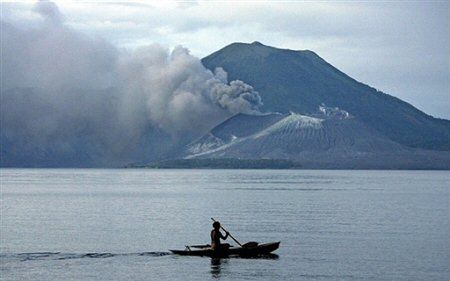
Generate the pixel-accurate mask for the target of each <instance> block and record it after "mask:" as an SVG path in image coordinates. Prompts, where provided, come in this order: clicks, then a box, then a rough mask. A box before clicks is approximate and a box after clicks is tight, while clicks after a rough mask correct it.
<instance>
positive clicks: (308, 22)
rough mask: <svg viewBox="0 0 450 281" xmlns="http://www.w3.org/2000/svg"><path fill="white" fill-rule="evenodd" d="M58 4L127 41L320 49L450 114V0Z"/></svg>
mask: <svg viewBox="0 0 450 281" xmlns="http://www.w3.org/2000/svg"><path fill="white" fill-rule="evenodd" d="M56 4H57V6H58V7H59V9H60V11H61V13H62V17H63V18H64V20H65V23H66V24H67V25H68V26H70V27H72V28H73V29H75V30H78V31H81V32H83V33H86V34H89V35H92V36H101V37H103V38H105V39H107V40H108V41H110V42H112V43H113V44H115V45H116V46H118V47H120V48H128V49H134V48H136V47H139V46H143V45H148V44H150V43H161V44H163V45H166V46H168V47H170V48H173V47H175V46H176V45H183V46H184V47H187V48H189V49H190V50H191V52H192V54H193V55H195V56H198V57H204V56H206V55H208V54H210V53H211V52H214V51H216V50H218V49H220V48H222V47H224V46H226V45H228V44H230V43H232V42H249V43H250V42H253V41H260V42H261V43H263V44H266V45H270V46H276V47H280V48H289V49H294V50H303V49H309V50H313V51H315V52H316V53H318V54H319V55H320V56H321V57H323V58H324V59H325V60H327V61H328V62H330V63H331V64H333V65H334V66H336V67H337V68H339V69H340V70H342V71H344V72H345V73H347V74H349V75H350V76H352V77H353V78H355V79H357V80H359V81H361V82H363V83H366V84H369V85H370V86H373V87H375V88H377V89H379V90H381V91H384V92H386V93H388V94H390V95H393V96H397V97H399V98H401V99H403V100H405V101H407V102H410V103H412V104H413V105H414V106H416V107H418V108H419V109H421V110H423V111H425V112H426V113H428V114H431V115H433V116H436V117H443V118H447V119H449V118H450V82H449V79H450V56H449V47H450V44H449V43H450V39H449V35H450V34H449V26H450V2H449V1H441V2H440V1H423V2H420V1H412V2H407V1H402V2H401V3H396V2H393V1H386V2H377V3H372V2H369V1H364V2H354V1H352V2H313V1H311V2H296V1H285V2H280V1H273V2H268V1H252V2H245V1H218V2H207V1H196V2H163V1H156V2H150V1H145V2H144V1H142V2H116V1H109V2H100V1H96V2H88V1H77V2H70V1H56ZM33 5H34V2H20V3H4V2H2V7H1V8H2V20H4V21H7V22H11V23H14V25H15V26H22V27H23V28H29V27H31V26H33V24H35V23H36V22H38V21H42V17H41V16H40V15H39V14H38V13H37V12H36V11H35V10H33ZM49 12H51V11H49ZM58 16H60V15H58Z"/></svg>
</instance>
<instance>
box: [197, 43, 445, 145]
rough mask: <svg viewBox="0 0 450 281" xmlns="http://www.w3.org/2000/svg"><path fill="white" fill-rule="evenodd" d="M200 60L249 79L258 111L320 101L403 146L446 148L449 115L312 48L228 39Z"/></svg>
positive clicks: (305, 107) (308, 106) (305, 108)
mask: <svg viewBox="0 0 450 281" xmlns="http://www.w3.org/2000/svg"><path fill="white" fill-rule="evenodd" d="M202 63H203V64H204V65H205V67H207V68H209V69H212V70H213V69H215V68H216V67H222V68H223V69H224V70H225V71H226V72H227V73H228V75H229V78H230V79H233V80H234V79H240V80H243V81H245V82H246V83H249V84H251V85H252V86H253V87H254V88H255V89H256V90H257V91H258V92H259V93H260V95H261V97H262V101H263V107H262V110H263V111H268V112H282V113H286V112H289V111H293V112H297V113H302V114H311V113H313V112H314V111H315V110H316V109H317V107H318V106H319V105H320V104H322V103H325V104H326V105H327V106H331V107H339V108H341V109H344V110H346V111H348V112H350V114H352V115H354V116H356V117H357V118H358V119H359V120H361V121H362V122H364V123H366V124H367V125H369V126H370V127H372V128H374V129H376V130H377V131H379V132H380V133H382V134H384V135H386V136H387V137H389V138H390V139H392V140H394V141H396V142H399V143H401V144H403V145H406V146H410V147H416V148H423V149H432V150H450V121H449V120H446V119H439V118H434V117H432V116H430V115H427V114H425V113H424V112H422V111H420V110H419V109H417V108H415V107H414V106H412V105H411V104H409V103H407V102H405V101H402V100H401V99H398V98H396V97H393V96H390V95H388V94H385V93H383V92H381V91H378V90H377V89H375V88H373V87H371V86H369V85H366V84H364V83H361V82H359V81H357V80H355V79H353V78H351V77H350V76H348V75H347V74H345V73H344V72H342V71H340V70H339V69H337V68H336V67H334V66H332V65H331V64H329V63H328V62H326V61H325V60H324V59H322V58H321V57H320V56H319V55H317V54H316V53H315V52H313V51H309V50H302V51H296V50H284V49H279V48H274V47H270V46H265V45H263V44H261V43H259V42H254V43H252V44H246V43H232V44H230V45H228V46H226V47H224V48H222V49H220V50H218V51H217V52H214V53H212V54H211V55H209V56H207V57H205V58H203V59H202Z"/></svg>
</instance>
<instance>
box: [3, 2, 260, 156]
mask: <svg viewBox="0 0 450 281" xmlns="http://www.w3.org/2000/svg"><path fill="white" fill-rule="evenodd" d="M34 11H35V12H36V13H38V14H39V15H40V16H41V17H42V19H43V20H42V22H41V23H40V25H39V26H34V27H33V28H19V27H17V26H14V25H13V24H11V23H8V22H4V21H2V22H1V28H2V33H3V34H2V36H3V38H2V42H1V47H2V56H1V63H2V73H1V79H2V89H1V91H2V93H1V94H2V102H1V118H2V130H1V141H2V158H3V159H2V165H16V164H17V163H16V162H17V161H19V162H20V161H26V158H27V157H29V158H30V159H31V158H32V157H31V155H36V154H38V155H39V156H36V161H37V164H35V165H39V163H38V162H39V161H41V160H42V161H47V160H48V159H49V158H54V159H59V160H58V161H61V162H63V163H67V165H70V164H69V163H70V162H71V161H75V162H77V163H79V165H83V161H85V162H86V161H87V162H90V163H94V162H96V163H97V164H98V161H99V160H98V159H99V158H102V159H103V160H102V161H103V162H105V161H110V160H111V159H118V158H121V161H134V160H136V159H135V158H134V157H135V156H133V155H132V154H133V150H134V151H135V152H134V153H135V155H141V154H142V150H140V148H145V149H144V151H148V153H150V154H151V152H152V151H153V154H154V155H156V154H158V153H160V152H158V153H156V152H155V150H159V149H161V148H160V147H155V145H158V144H159V142H160V141H162V140H164V139H170V140H171V141H172V142H174V143H177V142H178V140H179V139H183V138H185V139H186V138H187V139H188V138H192V137H195V136H198V135H200V134H202V133H204V131H205V130H208V129H210V128H211V127H213V126H215V125H216V124H217V123H219V122H220V121H222V120H224V119H225V118H228V117H230V116H232V115H234V114H236V113H240V112H243V113H256V112H258V107H259V106H260V105H261V98H260V96H259V94H258V93H257V92H256V91H254V89H253V88H252V87H251V86H250V85H247V84H245V83H244V82H242V81H231V82H230V83H228V81H227V74H226V73H225V71H223V70H222V69H216V70H215V72H211V71H210V70H208V69H206V68H205V67H204V66H203V65H202V64H201V62H200V60H199V59H198V58H196V57H194V56H192V55H190V54H189V51H188V50H187V49H186V48H183V47H181V46H178V47H175V48H174V49H173V50H172V51H170V50H169V49H168V48H165V47H163V46H160V45H157V44H154V45H151V46H146V47H142V48H140V49H138V50H135V51H125V50H119V49H117V48H116V47H115V46H113V45H112V44H110V43H109V42H107V41H105V40H103V39H101V38H91V37H88V36H86V35H84V34H81V33H79V32H77V31H75V30H72V29H71V28H69V27H67V26H66V25H65V24H64V16H63V15H62V14H61V13H60V12H59V10H58V8H57V6H56V5H55V4H53V3H51V2H39V3H37V4H36V6H35V9H34ZM152 145H153V146H154V147H151V146H152ZM149 146H150V147H149ZM139 151H140V152H139ZM155 153H156V154H155ZM130 154H131V155H130ZM18 155H19V156H18ZM141 157H142V156H141ZM149 157H151V156H149ZM13 158H15V159H16V160H11V159H13ZM93 158H97V160H95V161H94V159H93ZM138 158H139V157H138ZM18 159H19V160H18ZM20 159H21V160H20ZM39 159H40V160H39ZM142 159H145V157H143V158H142ZM138 160H139V159H138ZM52 163H53V164H52ZM55 163H56V162H54V161H53V162H52V161H50V162H49V163H48V165H57V164H58V163H56V164H55ZM108 163H110V162H108ZM103 164H104V163H103ZM103 164H102V165H103Z"/></svg>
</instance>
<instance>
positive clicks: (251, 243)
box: [211, 218, 258, 248]
mask: <svg viewBox="0 0 450 281" xmlns="http://www.w3.org/2000/svg"><path fill="white" fill-rule="evenodd" d="M211 220H212V221H213V222H216V220H215V219H214V218H211ZM220 228H221V229H222V230H223V231H225V232H227V233H228V236H230V237H231V239H233V240H234V242H236V243H237V244H238V245H239V246H241V247H242V248H253V247H256V246H258V242H247V243H245V244H244V245H242V244H241V243H240V242H239V241H237V240H236V238H234V237H233V235H231V233H230V232H228V231H227V230H226V229H225V228H224V227H223V226H222V225H220Z"/></svg>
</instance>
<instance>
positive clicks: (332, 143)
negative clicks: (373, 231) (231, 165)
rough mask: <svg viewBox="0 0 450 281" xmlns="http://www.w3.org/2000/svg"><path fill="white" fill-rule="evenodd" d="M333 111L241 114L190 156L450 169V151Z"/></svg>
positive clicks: (317, 164)
mask: <svg viewBox="0 0 450 281" xmlns="http://www.w3.org/2000/svg"><path fill="white" fill-rule="evenodd" d="M322 109H325V108H324V107H322ZM329 112H330V111H329V110H327V111H325V110H324V111H323V112H322V114H315V115H314V116H306V115H301V114H296V113H286V114H281V113H270V114H265V115H244V114H239V115H236V116H234V117H232V118H230V119H228V120H227V121H225V122H223V123H222V124H220V125H218V126H217V127H215V128H214V129H213V130H212V131H211V132H209V133H208V134H206V135H205V136H203V137H202V138H201V139H199V140H198V141H196V142H194V143H192V144H190V145H189V146H188V147H187V149H186V152H185V153H186V155H185V157H186V158H239V159H291V160H295V161H297V162H299V163H300V164H301V166H302V167H305V168H381V169H392V168H396V169H416V168H420V169H424V168H431V169H449V168H450V153H448V152H435V151H426V150H419V149H412V148H408V147H405V146H403V145H401V144H398V143H396V142H394V141H392V140H390V139H389V138H387V137H385V136H383V135H382V134H380V133H378V132H377V131H376V130H374V129H372V128H370V127H368V126H367V125H365V124H364V123H362V122H360V121H358V120H357V119H356V118H354V117H353V116H350V115H348V114H346V112H345V111H342V110H339V111H338V112H340V113H342V114H331V116H330V114H326V113H329Z"/></svg>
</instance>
